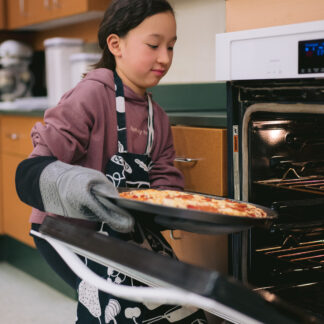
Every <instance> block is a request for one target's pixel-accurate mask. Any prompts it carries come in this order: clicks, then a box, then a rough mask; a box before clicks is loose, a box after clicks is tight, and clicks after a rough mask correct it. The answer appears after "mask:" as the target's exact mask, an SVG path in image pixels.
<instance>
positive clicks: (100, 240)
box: [33, 217, 322, 324]
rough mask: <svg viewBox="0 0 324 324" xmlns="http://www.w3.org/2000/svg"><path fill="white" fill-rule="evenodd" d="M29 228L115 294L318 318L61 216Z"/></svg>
mask: <svg viewBox="0 0 324 324" xmlns="http://www.w3.org/2000/svg"><path fill="white" fill-rule="evenodd" d="M33 234H34V235H37V236H39V237H41V238H43V239H45V240H47V241H48V242H49V243H50V244H51V245H52V246H53V247H54V248H55V249H56V250H57V252H58V253H59V254H60V255H61V257H62V258H63V259H64V260H65V262H66V263H67V264H68V265H69V266H70V267H71V269H72V270H73V271H74V272H75V273H76V274H77V275H78V276H79V277H80V278H81V279H83V280H85V281H87V282H88V283H90V284H91V285H93V286H94V287H96V288H97V289H100V290H102V291H106V292H108V293H111V294H113V295H115V296H117V297H120V298H127V299H130V300H134V301H138V302H149V303H167V304H176V305H184V306H188V307H197V308H201V309H203V310H205V311H207V312H210V313H212V314H214V315H217V316H219V317H220V318H222V319H225V320H227V321H230V322H232V323H240V324H244V323H246V324H252V323H287V324H297V323H305V324H306V323H322V322H321V321H320V320H319V319H317V318H316V317H314V316H308V315H306V314H305V313H303V312H302V311H300V310H296V309H294V308H292V307H291V306H290V305H288V304H286V303H285V302H283V301H282V300H280V299H279V298H277V297H276V296H275V295H274V294H270V293H268V292H265V291H259V292H253V291H252V290H251V289H250V288H249V287H245V286H243V285H242V284H240V283H239V282H237V281H235V280H233V279H230V278H227V277H224V276H222V275H220V274H219V273H217V272H215V271H210V270H207V269H203V268H198V267H196V266H192V265H189V264H185V263H183V262H179V261H177V260H175V259H171V258H169V257H165V256H162V255H158V254H156V253H154V252H151V251H148V250H146V249H143V248H141V247H139V246H135V245H134V244H132V243H127V242H124V241H121V240H118V239H116V238H111V237H108V236H106V235H102V234H99V233H97V232H94V231H92V230H89V229H86V228H84V227H78V226H76V225H74V224H71V223H70V222H65V221H64V220H62V219H60V220H59V219H57V218H55V219H54V218H52V217H47V218H46V219H45V221H44V222H43V224H42V226H41V227H40V232H34V233H33ZM75 253H77V254H79V255H83V256H84V257H86V258H90V259H92V260H95V261H96V262H99V263H101V264H103V265H105V266H110V267H113V268H115V269H116V270H118V271H121V272H123V273H125V274H127V275H130V276H132V277H133V278H136V279H138V280H140V281H141V282H143V283H146V284H147V285H149V286H150V287H127V286H122V285H118V284H113V283H109V282H107V281H106V280H104V279H102V278H100V277H98V276H97V275H96V274H95V273H93V272H91V271H90V270H89V269H88V268H87V267H86V266H85V265H84V263H82V261H81V259H80V258H78V257H77V256H76V254H75ZM151 323H153V322H151Z"/></svg>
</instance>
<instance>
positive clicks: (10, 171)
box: [1, 154, 34, 246]
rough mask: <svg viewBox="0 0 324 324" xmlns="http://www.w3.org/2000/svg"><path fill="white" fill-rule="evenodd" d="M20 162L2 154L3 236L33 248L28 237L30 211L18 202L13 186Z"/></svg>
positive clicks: (18, 159) (13, 157) (29, 208)
mask: <svg viewBox="0 0 324 324" xmlns="http://www.w3.org/2000/svg"><path fill="white" fill-rule="evenodd" d="M22 160H23V159H22V158H21V157H18V156H13V155H8V154H2V170H1V171H2V175H3V177H2V192H3V229H4V233H5V234H7V235H10V236H12V237H13V238H15V239H17V240H19V241H21V242H23V243H25V244H28V245H30V246H34V243H33V240H32V238H31V237H30V236H29V229H30V224H29V215H30V213H31V210H32V209H31V207H29V206H27V205H26V204H24V203H23V202H21V201H20V200H19V197H18V196H17V193H16V186H15V173H16V168H17V166H18V164H19V163H20V162H21V161H22Z"/></svg>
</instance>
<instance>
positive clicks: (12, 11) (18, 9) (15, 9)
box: [7, 0, 29, 29]
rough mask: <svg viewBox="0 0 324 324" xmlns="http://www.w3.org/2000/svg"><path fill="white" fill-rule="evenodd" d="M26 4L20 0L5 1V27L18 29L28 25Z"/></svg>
mask: <svg viewBox="0 0 324 324" xmlns="http://www.w3.org/2000/svg"><path fill="white" fill-rule="evenodd" d="M27 10H28V4H27V2H21V1H20V0H10V1H7V20H8V21H7V25H8V29H12V28H19V27H21V26H26V25H28V21H29V20H28V15H27Z"/></svg>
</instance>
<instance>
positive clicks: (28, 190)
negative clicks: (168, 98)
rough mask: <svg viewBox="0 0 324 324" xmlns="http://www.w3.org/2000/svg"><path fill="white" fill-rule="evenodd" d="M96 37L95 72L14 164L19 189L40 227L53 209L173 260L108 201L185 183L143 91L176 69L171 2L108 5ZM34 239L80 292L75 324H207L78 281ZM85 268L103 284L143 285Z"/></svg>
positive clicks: (153, 236)
mask: <svg viewBox="0 0 324 324" xmlns="http://www.w3.org/2000/svg"><path fill="white" fill-rule="evenodd" d="M98 39H99V45H100V47H101V48H102V50H103V54H102V58H101V60H100V61H99V62H98V64H97V65H96V66H95V69H94V70H93V71H91V72H89V73H88V74H87V75H86V76H85V77H84V78H83V80H82V81H81V82H80V83H79V84H78V85H77V86H76V87H75V88H74V89H72V90H70V91H68V92H67V93H65V94H64V95H63V97H62V98H61V100H60V102H59V103H58V105H57V106H56V107H54V108H52V109H49V110H47V111H46V113H45V116H44V125H43V124H41V123H37V124H36V125H35V126H34V128H33V129H32V140H33V144H34V150H33V152H32V153H31V155H30V157H29V159H27V160H25V161H23V162H22V163H21V164H20V165H19V166H18V169H17V173H16V187H17V192H18V194H19V196H20V198H21V199H22V201H24V202H25V203H27V204H29V205H32V206H33V207H35V209H33V212H32V215H31V223H32V228H33V229H34V230H38V228H39V226H40V224H41V223H42V221H43V219H44V217H45V215H46V212H47V214H48V213H50V215H51V216H53V217H65V218H67V219H69V220H70V221H72V222H78V223H79V224H81V225H82V226H87V227H92V228H94V229H96V230H100V231H101V232H104V233H105V234H108V235H111V236H115V237H118V238H120V239H123V240H127V241H135V242H136V243H137V244H139V245H142V246H143V247H146V248H150V249H152V250H154V251H155V252H157V253H162V254H164V255H169V256H171V257H173V256H174V255H173V252H172V249H171V248H170V246H169V245H168V244H167V242H166V241H165V240H164V239H163V236H162V235H161V234H160V233H159V231H158V229H157V228H156V227H155V226H154V224H148V223H143V222H141V221H135V220H134V218H133V217H132V216H131V215H130V214H128V213H127V212H125V211H123V210H120V209H118V208H117V207H116V206H114V205H112V204H111V203H110V201H109V200H108V199H107V196H109V195H110V196H111V195H112V194H115V195H117V194H118V193H117V191H116V189H115V187H136V188H148V187H152V188H165V189H176V190H181V189H183V177H182V175H181V174H180V172H179V171H178V170H177V169H176V168H175V167H174V166H173V159H174V149H173V142H172V135H171V131H170V126H169V123H168V118H167V116H166V114H165V113H164V111H163V110H162V109H161V108H160V107H159V106H158V105H157V104H156V103H155V102H153V101H152V99H151V96H150V94H148V93H147V92H146V89H147V88H149V87H153V86H155V85H157V84H158V82H159V81H160V80H161V78H162V77H163V76H164V75H165V74H166V73H167V72H168V70H169V68H170V65H171V62H172V56H173V47H174V45H175V42H176V22H175V17H174V12H173V10H172V8H171V6H170V4H169V3H168V2H167V1H166V0H115V1H112V3H111V5H110V6H109V8H108V9H107V11H106V13H105V15H104V18H103V20H102V22H101V25H100V28H99V32H98ZM58 215H60V216H58ZM34 240H35V243H36V246H37V248H38V249H39V251H40V252H41V254H42V255H43V256H44V258H45V259H46V260H47V261H48V263H49V264H50V265H51V266H52V267H53V268H54V269H55V271H56V272H57V273H58V274H59V275H60V276H61V277H62V278H63V279H64V280H65V281H66V282H67V283H69V284H70V285H71V286H72V287H74V288H76V289H77V292H78V310H77V313H78V314H77V323H86V324H90V323H111V322H113V323H119V324H122V323H134V322H135V323H153V322H154V323H155V322H159V323H170V322H174V323H186V324H189V323H193V322H195V323H198V322H199V323H205V318H204V314H203V312H202V311H200V310H197V309H185V308H182V307H178V306H170V305H143V304H138V303H135V302H131V301H126V300H121V299H117V298H116V297H114V296H110V295H108V294H106V293H102V292H101V291H98V290H97V289H95V288H94V287H92V286H91V285H89V284H88V283H86V282H84V281H81V280H80V279H79V278H77V277H76V276H75V275H74V273H73V272H72V271H71V270H70V269H69V268H68V267H67V265H66V264H65V263H64V261H63V260H62V259H61V258H60V257H59V255H58V254H57V253H56V252H55V251H54V250H53V249H52V248H51V246H50V245H48V244H47V243H46V242H45V241H44V240H42V239H39V238H36V237H35V238H34ZM84 262H85V263H86V264H87V266H88V267H89V268H91V269H92V270H93V271H95V272H96V273H97V274H99V275H101V276H102V277H104V278H105V279H107V280H111V281H113V282H116V283H119V284H127V285H140V283H138V282H136V281H135V280H133V279H132V278H129V277H126V276H125V275H123V274H121V273H117V272H116V271H114V270H113V269H110V268H106V267H104V266H101V265H99V264H97V263H95V262H92V261H91V260H84ZM130 314H131V315H130Z"/></svg>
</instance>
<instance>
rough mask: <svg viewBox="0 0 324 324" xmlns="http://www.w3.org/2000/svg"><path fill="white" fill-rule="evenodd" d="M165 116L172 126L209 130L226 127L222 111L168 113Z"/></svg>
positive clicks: (224, 113)
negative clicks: (205, 128)
mask: <svg viewBox="0 0 324 324" xmlns="http://www.w3.org/2000/svg"><path fill="white" fill-rule="evenodd" d="M167 114H168V116H169V119H170V124H171V125H172V126H174V125H183V126H193V127H211V128H226V127H227V124H226V123H227V113H226V111H223V110H220V111H217V112H179V113H175V112H172V113H171V112H170V113H167Z"/></svg>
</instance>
